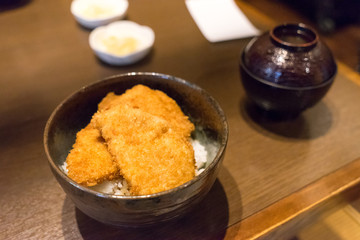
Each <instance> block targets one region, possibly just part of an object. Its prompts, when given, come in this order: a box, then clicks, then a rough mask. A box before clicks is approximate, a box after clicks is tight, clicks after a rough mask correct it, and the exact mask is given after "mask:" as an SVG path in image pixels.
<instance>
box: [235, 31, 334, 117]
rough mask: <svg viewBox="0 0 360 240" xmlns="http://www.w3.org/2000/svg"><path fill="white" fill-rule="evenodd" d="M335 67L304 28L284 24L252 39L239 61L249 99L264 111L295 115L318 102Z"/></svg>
mask: <svg viewBox="0 0 360 240" xmlns="http://www.w3.org/2000/svg"><path fill="white" fill-rule="evenodd" d="M336 72H337V66H336V63H335V61H334V58H333V56H332V53H331V52H330V50H329V48H328V47H327V46H326V45H325V44H324V43H323V42H321V41H320V40H319V37H318V35H317V33H316V32H315V31H314V30H313V29H311V28H309V27H308V26H306V25H304V24H284V25H280V26H277V27H275V28H274V29H272V30H271V31H270V32H266V33H264V34H262V35H261V36H259V37H256V38H254V39H252V40H251V41H250V42H249V44H248V45H247V46H246V47H245V49H244V51H243V52H242V54H241V57H240V73H241V80H242V83H243V86H244V89H245V91H246V94H247V96H248V97H249V99H250V100H251V101H252V102H254V103H255V104H256V105H257V106H259V107H260V108H262V109H264V110H266V111H272V112H277V113H281V114H285V115H286V114H289V115H297V114H299V113H300V112H301V111H303V110H305V109H306V108H309V107H312V106H313V105H315V104H316V103H317V102H319V101H320V100H321V99H322V98H323V97H324V96H325V94H326V93H327V91H328V90H329V88H330V86H331V85H332V83H333V80H334V78H335V75H336Z"/></svg>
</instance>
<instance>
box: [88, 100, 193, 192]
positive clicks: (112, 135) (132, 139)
mask: <svg viewBox="0 0 360 240" xmlns="http://www.w3.org/2000/svg"><path fill="white" fill-rule="evenodd" d="M92 121H93V123H94V125H95V126H96V127H97V128H99V129H100V131H101V135H102V136H103V137H104V139H105V140H106V142H107V146H108V150H109V152H110V153H111V154H112V155H113V156H114V158H115V160H116V162H117V164H118V167H119V169H120V172H121V175H122V176H123V177H124V178H125V179H126V181H127V182H128V183H129V185H130V191H131V193H132V194H133V195H146V194H152V193H156V192H161V191H165V190H168V189H171V188H174V187H177V186H179V185H181V184H183V183H185V182H187V181H189V180H191V179H192V178H193V177H194V174H195V162H194V161H195V160H194V150H193V148H192V145H191V143H190V142H189V139H188V138H187V137H185V136H184V135H182V134H179V132H177V131H174V130H173V128H172V124H169V122H168V121H166V120H164V119H163V118H161V117H158V116H154V115H152V114H150V113H147V112H144V111H142V110H141V109H137V108H132V107H130V106H128V105H115V106H112V107H110V108H107V109H106V110H103V111H98V112H97V113H96V114H95V115H94V116H93V119H92Z"/></svg>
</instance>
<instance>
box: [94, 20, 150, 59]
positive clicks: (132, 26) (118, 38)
mask: <svg viewBox="0 0 360 240" xmlns="http://www.w3.org/2000/svg"><path fill="white" fill-rule="evenodd" d="M154 41H155V34H154V31H153V30H152V29H151V28H150V27H147V26H142V25H139V24H137V23H135V22H132V21H117V22H113V23H110V24H109V25H107V26H102V27H98V28H96V29H94V30H93V31H92V32H91V33H90V36H89V44H90V47H91V48H92V50H93V51H94V53H95V55H97V56H98V57H99V58H100V59H101V60H102V61H104V62H106V63H108V64H110V65H115V66H122V65H129V64H132V63H135V62H137V61H139V60H141V59H142V58H144V57H145V56H146V55H147V54H148V53H149V52H150V50H151V48H152V46H153V45H154Z"/></svg>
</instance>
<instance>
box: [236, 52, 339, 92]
mask: <svg viewBox="0 0 360 240" xmlns="http://www.w3.org/2000/svg"><path fill="white" fill-rule="evenodd" d="M244 57H245V49H244V50H243V51H242V53H241V56H240V67H241V68H242V69H243V70H245V72H246V73H247V74H249V75H250V76H251V77H252V78H254V79H256V80H257V81H259V82H261V83H263V84H265V85H268V86H271V87H275V88H281V89H284V90H297V91H299V90H303V91H306V90H312V89H317V88H322V87H324V86H326V85H328V84H331V83H332V82H333V81H334V79H335V76H336V74H337V70H338V69H337V64H335V69H334V73H333V75H331V76H330V77H329V78H328V79H326V80H325V81H323V82H321V83H320V84H316V85H313V86H305V87H295V86H287V85H281V84H278V83H274V82H270V81H267V80H264V79H262V78H260V77H258V76H256V75H255V74H253V73H252V72H251V71H250V70H249V69H248V68H247V66H245V64H244V59H243V58H244Z"/></svg>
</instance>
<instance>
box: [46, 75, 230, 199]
mask: <svg viewBox="0 0 360 240" xmlns="http://www.w3.org/2000/svg"><path fill="white" fill-rule="evenodd" d="M125 76H155V77H158V78H161V79H168V80H171V81H176V82H178V83H180V84H184V85H187V86H189V87H191V88H193V89H195V90H196V91H200V92H201V93H203V94H204V95H205V96H206V98H207V99H208V100H210V102H211V104H212V105H213V106H214V108H215V110H216V111H217V112H218V114H219V116H220V118H221V121H222V122H223V124H224V126H223V127H224V138H222V141H221V143H220V146H219V150H218V151H217V153H216V155H215V156H214V159H213V160H212V161H211V163H210V164H209V165H208V166H207V167H206V168H205V169H204V171H203V172H202V173H200V174H199V175H198V176H194V178H193V179H191V180H190V181H188V182H186V183H183V184H182V185H180V186H177V187H175V188H172V189H169V190H166V191H162V192H158V193H153V194H147V195H138V196H122V195H114V194H108V193H101V192H98V191H95V190H92V189H90V188H88V187H85V186H82V185H80V184H78V183H77V182H75V181H74V180H72V179H71V178H70V177H68V176H67V175H66V174H65V173H64V172H63V171H62V170H61V169H60V166H58V165H57V164H55V162H54V160H53V158H52V157H51V155H50V150H49V148H48V137H49V130H50V128H51V126H52V123H53V119H54V118H55V116H56V114H57V113H58V112H59V110H60V109H61V108H62V106H63V105H64V104H66V103H67V102H68V101H70V100H72V99H73V98H75V97H77V95H79V94H81V93H82V92H84V91H86V90H87V89H91V88H94V87H95V86H96V85H99V84H105V83H106V82H110V81H111V80H113V79H116V78H119V77H125ZM145 85H146V84H145ZM228 137H229V126H228V122H227V119H226V115H225V113H224V111H223V109H222V108H221V107H220V104H219V103H218V102H217V101H216V100H215V98H214V97H212V96H211V95H210V94H209V93H208V92H207V91H205V90H204V89H202V88H200V87H199V86H198V85H196V84H194V83H191V82H189V81H186V80H184V79H182V78H179V77H175V76H172V75H168V74H162V73H156V72H128V73H122V74H116V75H112V76H109V77H105V78H103V79H101V80H98V81H95V82H92V83H90V84H87V85H85V86H83V87H82V88H80V89H78V90H76V91H74V92H73V93H71V94H70V95H68V96H67V97H66V98H65V99H64V100H62V101H61V102H60V103H59V104H58V105H57V106H56V108H55V109H54V110H53V112H52V113H51V115H50V117H49V119H48V120H47V122H46V125H45V129H44V134H43V143H44V148H45V153H46V157H47V161H48V163H49V164H50V166H51V168H52V169H53V170H54V171H55V172H56V173H57V174H58V176H60V177H61V178H62V179H64V180H65V181H66V182H67V183H69V184H71V185H73V187H75V188H77V189H78V190H80V191H84V192H86V193H88V194H91V195H96V196H97V197H101V198H106V199H114V200H115V199H119V200H120V199H122V200H141V199H154V198H158V197H161V196H164V195H168V194H169V195H171V194H173V193H175V192H177V191H179V190H182V189H185V188H188V187H189V186H191V185H193V184H195V183H196V182H198V181H199V180H200V178H204V177H206V176H207V175H209V174H210V170H211V169H213V168H215V166H216V165H217V164H218V163H219V162H220V160H221V158H222V156H223V154H224V152H225V149H226V146H227V142H228Z"/></svg>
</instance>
